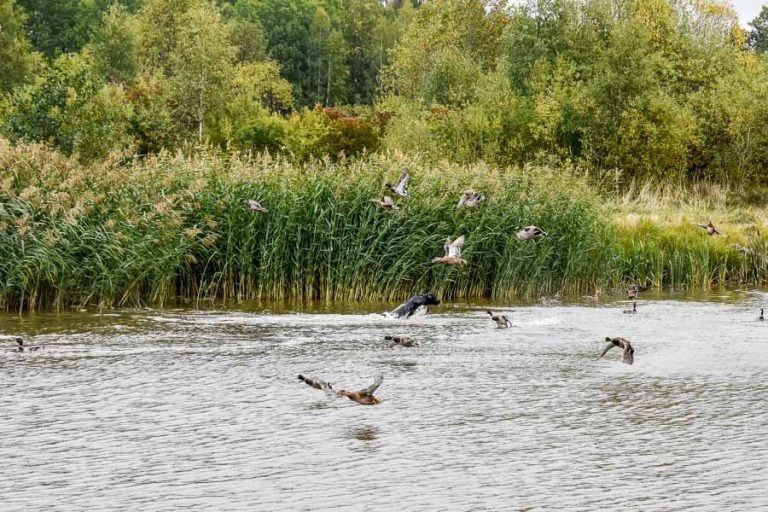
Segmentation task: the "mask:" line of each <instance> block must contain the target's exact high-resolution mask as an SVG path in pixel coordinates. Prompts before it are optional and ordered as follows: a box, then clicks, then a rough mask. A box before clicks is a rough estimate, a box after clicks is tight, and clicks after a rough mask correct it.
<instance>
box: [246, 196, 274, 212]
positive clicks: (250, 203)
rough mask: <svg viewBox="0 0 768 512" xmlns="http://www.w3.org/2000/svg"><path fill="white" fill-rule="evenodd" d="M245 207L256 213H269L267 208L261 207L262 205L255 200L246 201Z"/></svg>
mask: <svg viewBox="0 0 768 512" xmlns="http://www.w3.org/2000/svg"><path fill="white" fill-rule="evenodd" d="M245 205H246V206H247V207H248V208H250V209H251V210H253V211H255V212H259V213H267V212H268V211H269V210H267V209H266V208H264V207H263V206H261V203H259V202H258V201H257V200H255V199H246V200H245Z"/></svg>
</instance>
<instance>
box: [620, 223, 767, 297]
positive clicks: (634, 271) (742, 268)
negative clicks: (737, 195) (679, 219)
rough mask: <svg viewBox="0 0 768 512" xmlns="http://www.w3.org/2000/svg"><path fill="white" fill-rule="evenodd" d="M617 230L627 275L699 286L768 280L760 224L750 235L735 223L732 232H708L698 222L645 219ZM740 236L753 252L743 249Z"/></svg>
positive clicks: (657, 282)
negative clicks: (739, 247)
mask: <svg viewBox="0 0 768 512" xmlns="http://www.w3.org/2000/svg"><path fill="white" fill-rule="evenodd" d="M617 232H618V238H619V241H620V244H619V246H620V254H621V258H620V261H619V265H620V266H621V268H622V273H623V277H624V280H625V281H631V282H638V283H641V284H642V283H652V284H654V285H655V286H671V287H674V288H697V289H709V288H711V287H715V286H720V285H725V284H755V285H757V284H765V283H766V281H768V265H767V263H768V261H766V254H768V253H767V252H766V249H768V243H767V242H766V239H765V238H764V237H762V236H760V235H759V233H758V232H757V231H754V230H752V232H751V233H750V234H749V235H748V236H746V241H744V240H743V239H744V238H745V237H743V236H740V230H737V229H736V228H735V227H733V226H731V227H730V229H728V231H727V232H726V236H707V235H706V233H704V231H703V230H702V229H701V228H699V227H697V226H695V225H693V224H692V223H682V224H674V225H660V224H656V223H654V222H652V221H650V220H642V221H640V222H639V223H637V224H636V225H633V226H625V225H622V226H619V227H618V228H617ZM737 240H738V241H739V242H740V243H741V244H742V245H743V246H744V247H746V248H747V249H748V251H749V253H746V254H745V253H742V252H739V251H738V250H737V248H736V243H737Z"/></svg>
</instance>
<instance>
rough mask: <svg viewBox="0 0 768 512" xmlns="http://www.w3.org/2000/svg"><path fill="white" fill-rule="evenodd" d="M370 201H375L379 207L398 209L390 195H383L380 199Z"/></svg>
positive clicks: (390, 209)
mask: <svg viewBox="0 0 768 512" xmlns="http://www.w3.org/2000/svg"><path fill="white" fill-rule="evenodd" d="M370 201H371V202H372V203H375V204H377V205H379V206H380V207H382V208H384V209H385V210H389V211H392V210H398V209H399V208H398V207H397V205H396V204H395V202H394V201H393V200H392V197H390V196H384V198H383V199H382V200H381V201H380V200H378V199H371V200H370Z"/></svg>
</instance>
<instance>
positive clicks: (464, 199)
mask: <svg viewBox="0 0 768 512" xmlns="http://www.w3.org/2000/svg"><path fill="white" fill-rule="evenodd" d="M466 202H467V194H465V193H464V192H462V193H461V195H460V196H459V204H457V205H456V208H461V207H462V206H464V203H466Z"/></svg>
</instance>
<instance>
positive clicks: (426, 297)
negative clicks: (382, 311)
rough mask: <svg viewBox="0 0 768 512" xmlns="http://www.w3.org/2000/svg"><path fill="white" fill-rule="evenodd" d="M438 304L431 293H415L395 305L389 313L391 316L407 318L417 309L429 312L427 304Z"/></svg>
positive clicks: (438, 301) (437, 300)
mask: <svg viewBox="0 0 768 512" xmlns="http://www.w3.org/2000/svg"><path fill="white" fill-rule="evenodd" d="M438 304H440V300H439V299H438V298H437V297H435V294H433V293H417V294H416V295H411V296H410V297H409V298H408V300H406V301H405V302H403V303H402V304H400V305H399V306H397V307H396V308H395V309H394V311H392V312H391V313H389V316H390V317H393V318H409V317H411V316H412V315H413V314H414V313H416V312H417V311H424V314H426V313H427V312H429V306H432V305H435V306H436V305H438Z"/></svg>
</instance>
